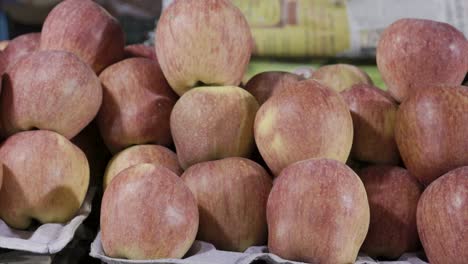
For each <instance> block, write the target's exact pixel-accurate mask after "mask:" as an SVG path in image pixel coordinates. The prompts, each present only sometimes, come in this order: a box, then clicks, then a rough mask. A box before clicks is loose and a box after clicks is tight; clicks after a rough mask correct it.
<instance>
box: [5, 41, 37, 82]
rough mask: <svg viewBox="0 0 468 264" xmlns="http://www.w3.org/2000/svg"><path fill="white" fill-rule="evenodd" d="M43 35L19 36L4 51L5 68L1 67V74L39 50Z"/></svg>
mask: <svg viewBox="0 0 468 264" xmlns="http://www.w3.org/2000/svg"><path fill="white" fill-rule="evenodd" d="M40 39H41V33H29V34H24V35H21V36H18V37H16V38H14V39H13V40H11V41H10V42H9V43H8V46H7V47H6V49H5V50H4V51H3V54H4V55H3V56H5V57H4V60H5V64H4V66H3V67H2V66H0V74H1V73H3V72H5V71H6V70H7V68H8V67H11V66H12V65H14V64H15V63H16V62H17V61H18V60H19V59H21V58H22V57H24V56H27V55H29V54H31V53H33V52H35V51H37V50H38V49H39V44H40Z"/></svg>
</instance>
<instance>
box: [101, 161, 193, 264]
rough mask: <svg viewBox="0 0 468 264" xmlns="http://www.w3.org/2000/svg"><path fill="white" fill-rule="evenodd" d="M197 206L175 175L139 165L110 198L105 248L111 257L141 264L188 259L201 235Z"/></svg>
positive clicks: (105, 207)
mask: <svg viewBox="0 0 468 264" xmlns="http://www.w3.org/2000/svg"><path fill="white" fill-rule="evenodd" d="M198 219H199V218H198V209H197V202H196V200H195V198H194V196H193V194H192V193H191V192H190V189H189V188H188V187H187V186H185V184H184V182H183V181H182V180H181V179H180V178H179V176H177V175H175V174H174V173H173V172H172V171H170V170H169V169H166V168H164V167H162V166H157V165H153V164H139V165H135V166H133V167H130V168H128V169H126V170H124V171H122V172H121V173H119V175H118V176H117V177H116V178H115V179H114V180H113V181H112V182H111V184H109V186H108V188H107V189H106V191H105V192H104V197H103V199H102V207H101V234H102V245H103V249H104V252H105V253H106V255H107V256H109V257H113V258H128V259H135V260H145V259H160V258H182V257H183V256H184V255H185V254H186V253H187V251H188V250H189V248H190V247H191V246H192V244H193V242H194V240H195V236H196V234H197V230H198Z"/></svg>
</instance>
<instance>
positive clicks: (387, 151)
mask: <svg viewBox="0 0 468 264" xmlns="http://www.w3.org/2000/svg"><path fill="white" fill-rule="evenodd" d="M341 96H342V97H343V99H344V100H345V101H346V103H347V104H348V107H349V109H350V111H351V116H352V118H353V127H354V138H353V146H352V148H351V157H352V158H354V159H356V160H360V161H365V162H371V163H376V164H392V165H397V164H398V163H399V162H400V153H399V152H398V147H397V145H396V142H395V133H394V129H395V117H396V112H397V110H398V104H397V103H396V101H395V100H393V98H392V97H391V96H390V95H389V94H387V93H386V92H384V91H382V90H380V89H379V88H377V87H374V86H372V85H366V84H357V85H354V86H352V87H351V88H349V89H346V90H345V91H343V92H342V93H341Z"/></svg>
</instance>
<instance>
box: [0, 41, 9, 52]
mask: <svg viewBox="0 0 468 264" xmlns="http://www.w3.org/2000/svg"><path fill="white" fill-rule="evenodd" d="M8 44H10V41H9V40H2V41H0V51H4V50H5V49H6V48H7V47H8Z"/></svg>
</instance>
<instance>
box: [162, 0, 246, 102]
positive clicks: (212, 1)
mask: <svg viewBox="0 0 468 264" xmlns="http://www.w3.org/2000/svg"><path fill="white" fill-rule="evenodd" d="M155 45H156V54H157V57H158V60H159V63H160V64H161V68H162V70H163V72H164V75H165V76H166V78H167V80H168V82H169V84H170V85H171V87H172V88H173V89H174V91H176V92H177V93H178V94H179V95H182V94H184V93H185V92H187V91H188V90H189V89H191V88H192V87H195V86H202V85H201V84H207V85H214V86H215V85H219V86H226V85H233V86H236V85H239V84H240V83H241V81H242V78H243V76H244V73H245V71H246V70H247V66H248V63H249V60H250V55H251V51H252V47H253V39H252V35H251V33H250V28H249V25H248V23H247V20H246V19H245V17H244V15H243V14H242V13H241V11H240V10H239V9H238V8H237V7H236V6H234V4H233V3H231V1H229V0H198V1H184V0H176V1H174V2H173V3H172V4H171V5H170V6H169V7H168V8H167V9H165V10H164V11H163V13H162V15H161V18H160V19H159V22H158V26H157V28H156V44H155Z"/></svg>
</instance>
